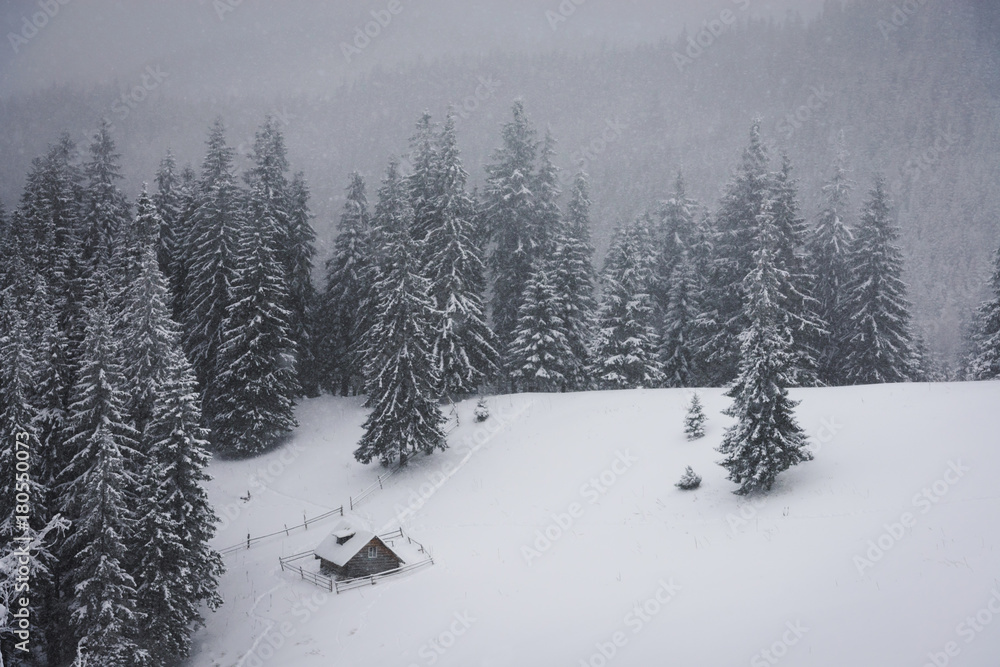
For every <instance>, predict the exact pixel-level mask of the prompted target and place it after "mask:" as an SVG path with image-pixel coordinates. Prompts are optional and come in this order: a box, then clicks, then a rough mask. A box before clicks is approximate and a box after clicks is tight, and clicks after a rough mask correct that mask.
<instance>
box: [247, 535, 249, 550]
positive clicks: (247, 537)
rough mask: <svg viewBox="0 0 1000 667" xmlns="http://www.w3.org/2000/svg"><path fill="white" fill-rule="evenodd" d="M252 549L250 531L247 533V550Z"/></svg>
mask: <svg viewBox="0 0 1000 667" xmlns="http://www.w3.org/2000/svg"><path fill="white" fill-rule="evenodd" d="M249 549H250V533H247V550H249Z"/></svg>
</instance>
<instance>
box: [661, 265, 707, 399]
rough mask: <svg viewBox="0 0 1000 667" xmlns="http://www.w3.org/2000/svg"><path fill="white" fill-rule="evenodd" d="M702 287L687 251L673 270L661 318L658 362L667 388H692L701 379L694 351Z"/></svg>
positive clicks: (695, 350) (696, 351)
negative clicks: (664, 310)
mask: <svg viewBox="0 0 1000 667" xmlns="http://www.w3.org/2000/svg"><path fill="white" fill-rule="evenodd" d="M703 287H704V286H703V283H702V281H701V280H699V276H698V274H697V273H696V270H695V265H694V262H693V261H692V260H691V259H690V258H689V257H688V253H687V251H686V250H682V251H681V257H680V261H679V262H678V263H677V264H676V265H675V266H674V270H673V273H672V274H671V276H670V289H669V290H668V292H667V297H668V298H667V307H666V312H665V313H664V315H663V326H662V331H663V334H662V338H661V341H660V361H661V363H662V365H663V376H664V383H665V385H666V386H668V387H691V386H694V385H695V384H697V381H698V379H699V378H700V377H701V372H700V369H699V361H700V360H699V358H698V350H697V342H696V341H697V340H698V334H699V329H698V317H699V314H700V312H701V307H700V304H699V297H700V295H701V294H702V291H703Z"/></svg>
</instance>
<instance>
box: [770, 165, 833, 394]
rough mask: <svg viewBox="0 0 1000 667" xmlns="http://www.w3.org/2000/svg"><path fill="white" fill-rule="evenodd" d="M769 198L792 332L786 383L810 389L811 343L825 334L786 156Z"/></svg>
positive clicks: (813, 377)
mask: <svg viewBox="0 0 1000 667" xmlns="http://www.w3.org/2000/svg"><path fill="white" fill-rule="evenodd" d="M769 199H770V201H769V204H770V208H771V213H772V215H773V218H774V225H775V231H776V232H777V234H776V236H777V247H776V249H775V255H774V262H775V266H776V268H777V269H778V271H779V272H780V273H781V274H782V276H783V280H782V281H781V285H780V290H781V294H780V305H781V312H782V317H784V318H785V320H786V322H787V324H788V330H789V331H790V332H791V333H792V348H791V354H792V358H793V362H792V366H791V368H790V369H789V373H790V374H789V380H790V382H791V386H794V387H811V386H815V385H816V384H817V383H818V382H819V378H818V375H817V368H818V365H819V362H818V357H819V352H818V351H817V349H816V348H815V346H814V344H815V341H816V340H817V339H819V338H820V337H821V336H822V335H823V334H824V333H825V332H826V330H827V329H826V327H827V323H826V321H824V320H823V319H822V318H821V317H820V316H819V313H818V310H819V302H818V301H817V300H816V298H815V297H814V296H813V290H814V282H815V280H814V276H813V275H812V274H811V273H810V272H809V269H808V266H807V259H806V246H805V239H806V223H805V220H804V219H803V218H801V217H800V216H799V205H798V195H797V192H796V183H795V180H794V179H793V178H792V164H791V161H790V160H789V159H788V156H787V155H783V156H782V159H781V170H780V171H778V172H777V173H776V174H773V175H772V192H771V194H770V197H769Z"/></svg>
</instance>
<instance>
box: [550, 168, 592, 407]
mask: <svg viewBox="0 0 1000 667" xmlns="http://www.w3.org/2000/svg"><path fill="white" fill-rule="evenodd" d="M593 256H594V249H593V247H592V246H591V244H590V194H589V186H588V182H587V175H586V173H584V171H583V170H582V169H581V170H580V171H579V172H578V173H577V175H576V179H575V180H574V183H573V192H572V195H571V197H570V202H569V206H568V207H567V210H566V219H565V220H564V221H563V223H562V224H561V225H560V227H559V232H558V234H557V236H556V239H555V251H554V253H553V256H552V261H551V267H552V268H551V271H552V276H551V277H552V282H553V284H554V286H555V289H556V300H557V301H558V303H559V304H560V305H561V306H562V312H561V313H560V317H561V318H562V320H563V324H564V327H565V330H566V342H567V343H568V344H569V348H570V350H571V351H572V356H571V358H570V365H569V366H568V367H567V369H566V387H567V389H570V390H577V391H579V390H584V389H587V388H589V387H590V384H591V378H590V367H591V363H592V360H591V354H590V346H591V344H592V342H593V337H594V328H595V324H596V317H597V303H596V300H595V298H594V284H595V277H594V263H593Z"/></svg>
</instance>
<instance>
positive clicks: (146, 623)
mask: <svg viewBox="0 0 1000 667" xmlns="http://www.w3.org/2000/svg"><path fill="white" fill-rule="evenodd" d="M163 287H164V286H163V284H162V283H160V284H159V285H158V290H157V291H158V292H159V293H160V294H161V295H162V294H163V293H165V290H164V289H163ZM161 300H162V297H161ZM165 313H166V310H165V308H164V309H162V310H161V314H165ZM167 333H168V334H169V335H168V336H167V338H166V339H165V342H166V343H167V347H166V348H165V350H164V360H163V366H164V373H163V379H162V381H161V383H160V384H159V386H158V387H157V393H156V398H155V401H154V403H153V411H152V416H151V418H150V420H149V422H148V423H147V426H146V429H145V431H144V432H143V441H144V442H145V443H146V446H147V447H148V454H149V456H148V463H147V466H146V468H145V469H144V470H143V471H142V477H141V483H140V488H141V491H142V497H143V498H144V499H145V502H144V503H143V506H142V507H143V509H142V511H141V512H140V514H139V517H138V522H137V530H136V533H137V535H136V543H138V544H142V545H143V549H142V553H141V559H140V560H139V563H138V567H137V568H136V569H137V572H136V579H137V593H138V599H139V607H138V610H139V612H140V613H141V614H142V618H143V622H142V626H141V636H142V637H143V638H145V647H146V648H147V650H148V651H149V653H150V656H151V658H152V660H151V662H152V663H153V664H157V665H163V664H171V663H173V662H175V661H176V660H178V659H181V658H185V657H187V656H188V655H189V654H190V648H191V633H192V631H193V628H195V627H198V626H200V625H202V624H203V618H202V611H201V605H202V604H207V605H208V607H209V608H210V609H216V608H217V607H218V606H219V605H220V604H221V603H222V600H221V598H220V597H219V595H218V593H217V590H216V589H217V587H218V578H219V576H221V574H222V572H223V569H224V568H223V565H222V559H221V557H220V556H219V554H218V553H217V552H216V551H214V550H213V549H212V548H211V547H210V546H209V544H208V542H209V540H210V539H211V538H212V535H213V534H214V532H215V523H216V521H217V518H216V516H215V513H214V511H213V510H212V506H211V504H210V503H209V501H208V495H207V494H206V492H205V489H204V488H203V484H204V482H206V481H208V479H209V478H208V475H207V474H206V473H205V466H206V465H207V464H208V454H207V453H206V451H205V448H206V446H207V444H208V443H207V432H206V431H205V430H204V429H202V428H201V426H200V421H201V412H200V410H199V408H198V400H199V398H198V394H197V392H196V386H195V380H194V375H193V373H192V372H191V368H190V365H189V364H188V362H187V359H185V358H184V355H183V353H182V352H181V351H180V336H179V331H177V330H176V329H174V330H171V331H168V332H167Z"/></svg>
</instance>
